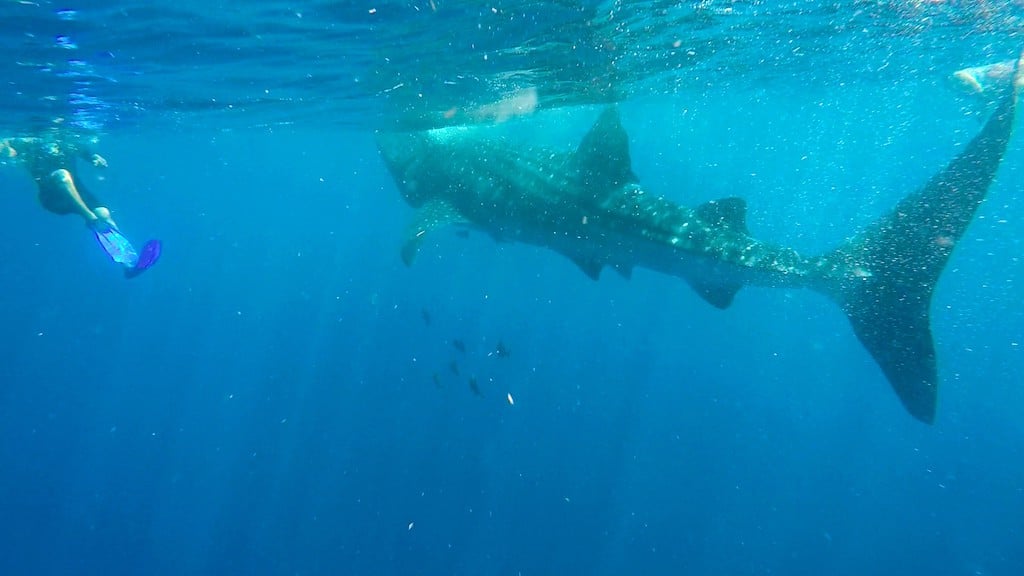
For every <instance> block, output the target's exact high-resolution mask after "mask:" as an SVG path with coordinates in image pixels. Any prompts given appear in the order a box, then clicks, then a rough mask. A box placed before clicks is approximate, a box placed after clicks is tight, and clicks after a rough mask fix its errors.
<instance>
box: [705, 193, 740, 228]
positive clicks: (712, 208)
mask: <svg viewBox="0 0 1024 576" xmlns="http://www.w3.org/2000/svg"><path fill="white" fill-rule="evenodd" d="M697 217H698V218H700V219H701V220H703V221H704V222H705V223H706V224H708V225H710V226H721V227H723V228H726V229H729V230H732V231H734V232H739V233H741V234H749V233H750V232H749V231H748V230H747V201H746V200H744V199H743V198H735V197H733V198H722V199H720V200H712V201H710V202H705V203H704V204H701V205H700V206H698V207H697Z"/></svg>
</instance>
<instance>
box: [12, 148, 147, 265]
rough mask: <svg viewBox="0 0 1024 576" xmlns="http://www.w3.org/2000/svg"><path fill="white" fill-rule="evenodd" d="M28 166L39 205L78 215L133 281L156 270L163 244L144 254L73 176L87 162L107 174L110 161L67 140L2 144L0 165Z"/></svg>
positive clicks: (106, 210)
mask: <svg viewBox="0 0 1024 576" xmlns="http://www.w3.org/2000/svg"><path fill="white" fill-rule="evenodd" d="M4 158H7V159H14V160H17V161H19V162H20V163H22V164H23V165H24V166H25V167H26V168H27V169H28V171H29V174H31V176H32V179H33V180H34V181H35V183H36V186H38V188H39V203H40V204H41V205H42V207H43V208H44V209H45V210H47V211H48V212H52V213H54V214H60V215H63V214H77V215H79V216H81V217H82V219H83V220H84V221H85V223H86V226H88V227H89V229H90V230H92V231H93V234H94V235H95V236H96V240H97V241H98V242H99V244H100V246H101V247H102V248H103V251H104V252H106V253H107V255H108V256H110V259H111V260H113V261H114V262H116V263H118V264H121V265H122V266H124V274H125V277H127V278H133V277H135V276H138V275H139V274H141V273H142V272H144V271H145V270H146V269H148V268H150V267H151V266H153V264H156V261H157V259H158V258H159V257H160V249H161V245H160V241H159V240H150V241H149V242H146V244H145V246H143V248H142V253H141V254H140V253H139V252H136V250H135V247H134V246H132V244H131V242H129V241H128V239H127V238H125V236H124V235H123V234H121V231H120V230H118V228H117V224H116V223H115V222H114V220H113V219H112V218H111V216H110V210H109V209H108V208H107V207H106V206H103V205H102V204H101V203H100V201H99V200H98V199H97V198H96V197H95V196H93V195H92V194H91V193H90V192H89V190H88V189H86V188H85V187H84V186H83V185H82V184H81V182H77V183H76V182H75V179H74V177H73V176H72V173H71V170H72V169H73V168H74V164H75V159H76V158H82V159H85V160H87V161H89V162H90V163H91V164H92V165H93V166H96V167H97V168H106V166H107V161H106V160H105V159H104V158H103V157H102V156H100V155H99V154H96V153H94V152H92V151H91V150H89V148H88V147H87V146H84V145H82V144H80V143H78V142H72V141H70V140H67V139H61V138H50V137H47V138H7V139H3V140H0V159H4Z"/></svg>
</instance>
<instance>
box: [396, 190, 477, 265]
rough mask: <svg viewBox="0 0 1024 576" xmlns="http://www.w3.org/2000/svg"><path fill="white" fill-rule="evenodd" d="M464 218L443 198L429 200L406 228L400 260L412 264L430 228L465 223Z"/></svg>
mask: <svg viewBox="0 0 1024 576" xmlns="http://www.w3.org/2000/svg"><path fill="white" fill-rule="evenodd" d="M466 223H467V222H466V219H465V218H463V217H462V215H461V214H459V212H458V210H456V209H455V208H454V207H453V206H452V205H451V204H449V203H448V202H445V201H444V200H431V201H430V202H427V203H426V204H424V205H423V206H421V207H420V209H419V210H417V211H416V215H415V216H414V217H413V220H412V222H410V223H409V227H408V228H407V229H406V233H405V242H404V243H403V244H402V262H404V263H405V265H406V266H412V262H413V260H415V259H416V254H417V253H418V252H419V250H420V245H421V244H423V238H424V237H425V236H426V235H427V233H428V232H430V231H431V230H436V229H437V228H441V227H444V226H448V225H450V224H466Z"/></svg>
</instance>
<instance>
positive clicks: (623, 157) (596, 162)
mask: <svg viewBox="0 0 1024 576" xmlns="http://www.w3.org/2000/svg"><path fill="white" fill-rule="evenodd" d="M572 162H573V164H574V167H575V169H576V171H577V174H578V175H579V178H580V181H581V183H582V185H583V189H584V190H586V191H587V192H588V193H591V194H593V195H594V196H595V197H597V198H602V197H603V196H604V195H606V194H607V193H608V192H610V191H612V190H617V189H619V188H621V187H622V186H624V185H626V184H629V183H633V182H636V176H635V175H634V174H633V167H632V162H631V160H630V158H629V136H627V135H626V130H625V129H623V128H622V122H620V121H619V113H618V111H617V110H616V109H615V108H614V107H612V108H607V109H606V110H605V111H604V112H602V113H601V117H600V118H598V119H597V122H595V123H594V126H593V127H591V128H590V131H589V132H587V135H586V136H584V137H583V141H582V142H580V145H579V148H577V149H576V154H575V155H574V156H573V158H572Z"/></svg>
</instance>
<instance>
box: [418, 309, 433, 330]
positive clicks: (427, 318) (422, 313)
mask: <svg viewBox="0 0 1024 576" xmlns="http://www.w3.org/2000/svg"><path fill="white" fill-rule="evenodd" d="M420 316H421V317H422V318H423V323H424V324H426V325H427V326H430V323H431V322H432V321H433V318H431V317H430V310H427V309H426V308H424V309H423V310H420Z"/></svg>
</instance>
